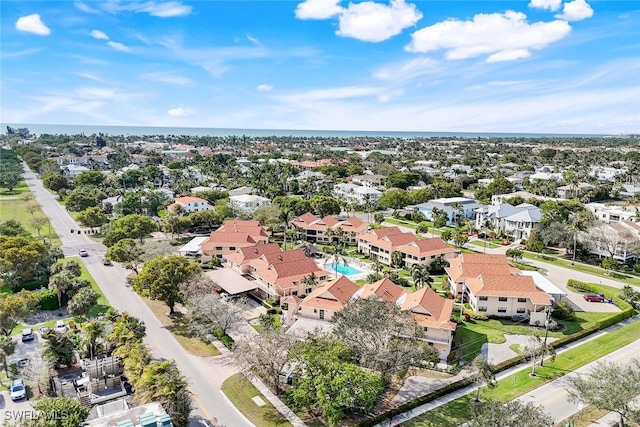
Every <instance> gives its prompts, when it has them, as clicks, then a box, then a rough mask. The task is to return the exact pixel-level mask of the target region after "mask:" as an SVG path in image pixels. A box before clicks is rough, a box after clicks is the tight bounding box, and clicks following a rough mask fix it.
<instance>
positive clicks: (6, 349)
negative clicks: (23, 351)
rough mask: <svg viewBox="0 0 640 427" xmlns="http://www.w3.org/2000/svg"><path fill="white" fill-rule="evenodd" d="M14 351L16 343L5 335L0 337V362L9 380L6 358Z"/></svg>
mask: <svg viewBox="0 0 640 427" xmlns="http://www.w3.org/2000/svg"><path fill="white" fill-rule="evenodd" d="M14 351H16V342H15V341H14V340H13V338H11V337H10V336H7V335H0V361H2V366H4V373H5V374H6V375H7V378H9V366H8V365H7V357H9V356H11V355H12V354H13V352H14Z"/></svg>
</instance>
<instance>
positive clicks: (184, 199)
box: [176, 196, 209, 205]
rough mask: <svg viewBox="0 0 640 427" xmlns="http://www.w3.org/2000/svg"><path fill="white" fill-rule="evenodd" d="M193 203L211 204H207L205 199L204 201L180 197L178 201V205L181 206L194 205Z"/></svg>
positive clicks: (191, 197)
mask: <svg viewBox="0 0 640 427" xmlns="http://www.w3.org/2000/svg"><path fill="white" fill-rule="evenodd" d="M192 202H198V203H206V204H209V202H207V201H206V200H205V199H203V198H201V197H194V196H183V197H178V198H177V199H176V203H177V204H180V205H186V204H188V203H192Z"/></svg>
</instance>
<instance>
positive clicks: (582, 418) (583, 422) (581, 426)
mask: <svg viewBox="0 0 640 427" xmlns="http://www.w3.org/2000/svg"><path fill="white" fill-rule="evenodd" d="M608 412H609V411H604V410H602V409H597V408H595V407H593V406H590V405H587V406H586V407H585V408H584V409H582V410H581V411H579V412H577V413H575V414H573V415H572V416H570V417H569V418H566V419H564V420H562V421H560V422H558V423H557V424H556V426H557V427H565V426H566V425H567V423H568V422H569V421H571V422H573V427H589V426H590V425H591V424H592V423H594V422H595V421H597V420H599V419H600V418H602V417H604V416H605V415H607V413H608ZM627 424H628V425H629V426H631V425H632V424H629V423H628V422H627Z"/></svg>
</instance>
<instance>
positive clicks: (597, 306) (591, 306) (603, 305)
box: [564, 287, 620, 313]
mask: <svg viewBox="0 0 640 427" xmlns="http://www.w3.org/2000/svg"><path fill="white" fill-rule="evenodd" d="M564 291H565V292H567V296H566V298H567V299H568V300H569V301H570V302H571V304H572V305H573V309H574V310H576V311H595V312H598V313H615V312H617V311H620V309H619V308H618V307H616V306H615V305H613V304H609V303H607V302H590V301H586V300H585V299H584V294H579V293H577V292H573V291H572V290H571V289H569V288H566V287H565V288H564Z"/></svg>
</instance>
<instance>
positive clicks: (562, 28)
mask: <svg viewBox="0 0 640 427" xmlns="http://www.w3.org/2000/svg"><path fill="white" fill-rule="evenodd" d="M570 32H571V26H570V25H569V24H568V23H567V22H566V21H562V20H556V21H551V22H536V23H533V24H529V23H528V22H527V16H526V15H525V14H523V13H519V12H513V11H507V12H505V13H503V14H500V13H492V14H478V15H476V16H474V17H473V20H467V21H460V20H458V19H449V20H447V21H443V22H439V23H437V24H434V25H431V26H429V27H425V28H422V29H420V30H418V31H416V32H415V33H413V34H412V36H411V37H412V41H411V43H409V44H408V45H407V46H406V47H405V49H406V50H407V51H409V52H420V53H426V52H432V51H437V50H440V49H444V50H446V55H445V56H446V58H447V59H466V58H474V57H478V56H482V55H489V56H488V58H487V62H498V61H513V60H516V59H521V58H526V57H528V56H530V55H531V52H530V50H531V49H535V50H540V49H543V48H545V47H546V46H548V45H549V44H550V43H553V42H555V41H558V40H560V39H562V38H564V37H565V36H567V35H568V34H569V33H570Z"/></svg>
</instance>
